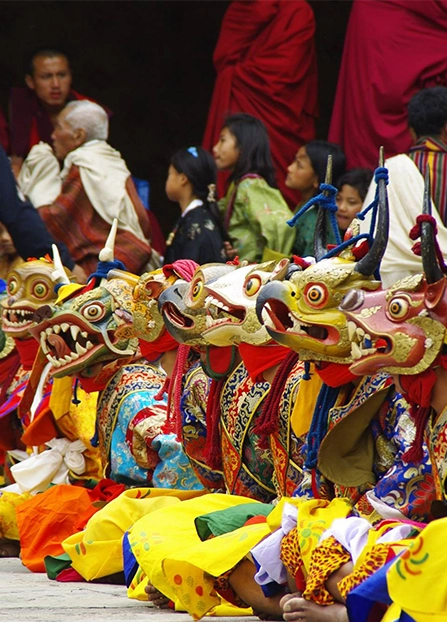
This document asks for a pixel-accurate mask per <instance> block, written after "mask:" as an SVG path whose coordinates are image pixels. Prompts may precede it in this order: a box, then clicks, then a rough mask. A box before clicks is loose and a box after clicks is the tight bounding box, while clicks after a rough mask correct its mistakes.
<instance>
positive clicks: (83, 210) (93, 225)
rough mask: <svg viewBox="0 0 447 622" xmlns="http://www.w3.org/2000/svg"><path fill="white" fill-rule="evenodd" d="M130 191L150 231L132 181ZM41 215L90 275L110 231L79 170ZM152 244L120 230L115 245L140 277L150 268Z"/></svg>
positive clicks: (74, 169)
mask: <svg viewBox="0 0 447 622" xmlns="http://www.w3.org/2000/svg"><path fill="white" fill-rule="evenodd" d="M126 188H127V191H128V193H129V196H130V198H131V201H132V203H133V205H134V207H135V210H136V212H137V215H138V220H139V222H140V224H141V228H142V229H143V231H145V232H146V231H148V230H149V223H148V221H147V212H146V211H145V209H144V207H143V205H142V204H141V202H140V201H139V198H138V195H137V191H136V189H135V186H134V185H133V182H132V181H131V179H130V176H129V179H128V180H127V182H126ZM39 215H40V216H41V217H42V219H43V220H44V222H45V224H46V226H47V227H48V230H49V231H50V233H51V234H52V235H53V237H54V239H55V240H57V241H58V242H64V244H66V246H67V248H68V250H69V252H70V255H71V256H72V258H73V260H74V261H75V263H77V264H78V265H80V266H81V268H83V269H84V270H85V272H86V274H87V275H89V274H92V273H93V272H94V271H95V270H96V267H97V264H98V255H99V252H100V250H101V249H102V248H103V247H104V244H105V242H106V239H107V236H108V234H109V232H110V224H109V223H107V222H105V220H103V218H101V216H100V215H99V214H98V212H97V211H96V210H95V209H94V207H93V205H92V204H91V202H90V200H89V198H88V196H87V193H86V191H85V188H84V186H83V184H82V181H81V175H80V172H79V168H78V167H77V166H75V165H73V166H72V167H71V168H70V172H69V174H68V176H67V177H66V179H65V180H64V182H63V185H62V192H61V194H60V195H59V196H58V197H57V198H56V200H55V201H54V202H53V203H52V204H51V205H46V206H44V207H40V208H39ZM151 252H152V251H151V247H150V244H149V241H144V240H141V239H139V238H137V237H136V236H135V235H134V234H133V233H131V232H130V231H125V230H124V229H121V228H118V232H117V236H116V243H115V259H119V260H120V261H122V262H123V263H124V265H125V266H126V269H127V270H128V271H129V272H133V273H134V274H138V275H140V274H141V273H142V272H144V271H145V270H146V269H147V263H148V261H149V260H150V258H151Z"/></svg>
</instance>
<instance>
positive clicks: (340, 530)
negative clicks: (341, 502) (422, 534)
mask: <svg viewBox="0 0 447 622" xmlns="http://www.w3.org/2000/svg"><path fill="white" fill-rule="evenodd" d="M370 529H374V528H373V526H372V525H371V524H370V523H369V522H368V521H367V520H365V519H364V518H356V517H355V516H350V517H348V518H336V519H335V520H334V522H333V523H332V525H331V526H330V527H329V529H326V531H325V532H324V533H323V535H322V536H321V538H320V542H322V541H323V540H326V539H327V538H329V536H333V537H334V538H335V539H336V540H337V541H338V542H340V544H341V545H342V546H343V547H344V548H345V549H346V550H347V551H348V553H349V554H350V555H351V559H352V562H353V563H354V564H355V563H356V562H357V560H358V558H359V557H360V555H361V553H362V551H363V549H364V548H365V545H366V544H367V542H368V533H369V531H370ZM412 529H413V527H412V526H411V525H409V524H407V523H402V524H401V525H398V526H397V527H393V528H392V529H390V530H389V531H387V532H386V533H385V534H383V535H382V536H380V538H378V539H377V541H376V543H377V544H380V543H383V542H396V541H397V540H402V539H403V538H407V537H408V535H409V534H410V533H411V531H412Z"/></svg>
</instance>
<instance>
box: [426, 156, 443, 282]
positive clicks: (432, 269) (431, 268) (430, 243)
mask: <svg viewBox="0 0 447 622" xmlns="http://www.w3.org/2000/svg"><path fill="white" fill-rule="evenodd" d="M430 186H431V184H430V169H429V167H428V166H427V168H426V169H425V180H424V203H423V206H422V213H423V214H429V215H430V216H431V187H430ZM421 256H422V265H423V267H424V273H425V278H426V279H427V283H429V284H430V283H436V282H437V281H439V280H440V279H442V278H443V276H444V273H443V271H442V270H441V267H440V265H439V261H438V257H437V255H436V238H435V230H434V227H433V224H432V223H431V222H428V221H424V222H423V223H422V225H421Z"/></svg>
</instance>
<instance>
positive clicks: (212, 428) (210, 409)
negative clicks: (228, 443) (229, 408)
mask: <svg viewBox="0 0 447 622" xmlns="http://www.w3.org/2000/svg"><path fill="white" fill-rule="evenodd" d="M225 381H226V378H221V379H220V380H213V381H212V382H211V385H210V390H209V393H208V401H207V403H206V415H205V419H206V447H205V459H206V464H207V465H208V466H209V467H210V469H219V470H221V469H222V450H221V443H220V415H221V410H220V394H221V392H222V389H223V387H224V384H225Z"/></svg>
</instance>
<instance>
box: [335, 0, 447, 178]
mask: <svg viewBox="0 0 447 622" xmlns="http://www.w3.org/2000/svg"><path fill="white" fill-rule="evenodd" d="M446 29H447V2H445V1H442V2H438V0H412V1H411V2H409V1H408V0H386V2H384V1H382V0H368V1H367V2H365V1H363V0H354V3H353V5H352V10H351V15H350V18H349V24H348V30H347V34H346V40H345V47H344V51H343V59H342V64H341V69H340V76H339V80H338V86H337V94H336V98H335V104H334V109H333V113H332V120H331V127H330V130H329V140H330V141H332V142H336V143H338V144H339V145H340V146H341V147H342V148H343V151H344V152H345V154H346V158H347V164H348V168H353V167H365V168H374V167H375V166H376V164H377V150H378V148H379V147H380V145H383V146H384V148H385V153H386V155H387V157H390V156H394V155H396V154H398V153H407V152H408V151H409V149H410V147H411V145H412V143H413V141H412V138H411V135H410V131H409V128H408V113H407V106H408V102H409V101H410V99H411V97H412V96H413V95H414V94H415V93H416V92H418V91H420V90H422V89H424V88H427V87H432V86H438V85H443V86H447V38H446V36H445V33H446Z"/></svg>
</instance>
